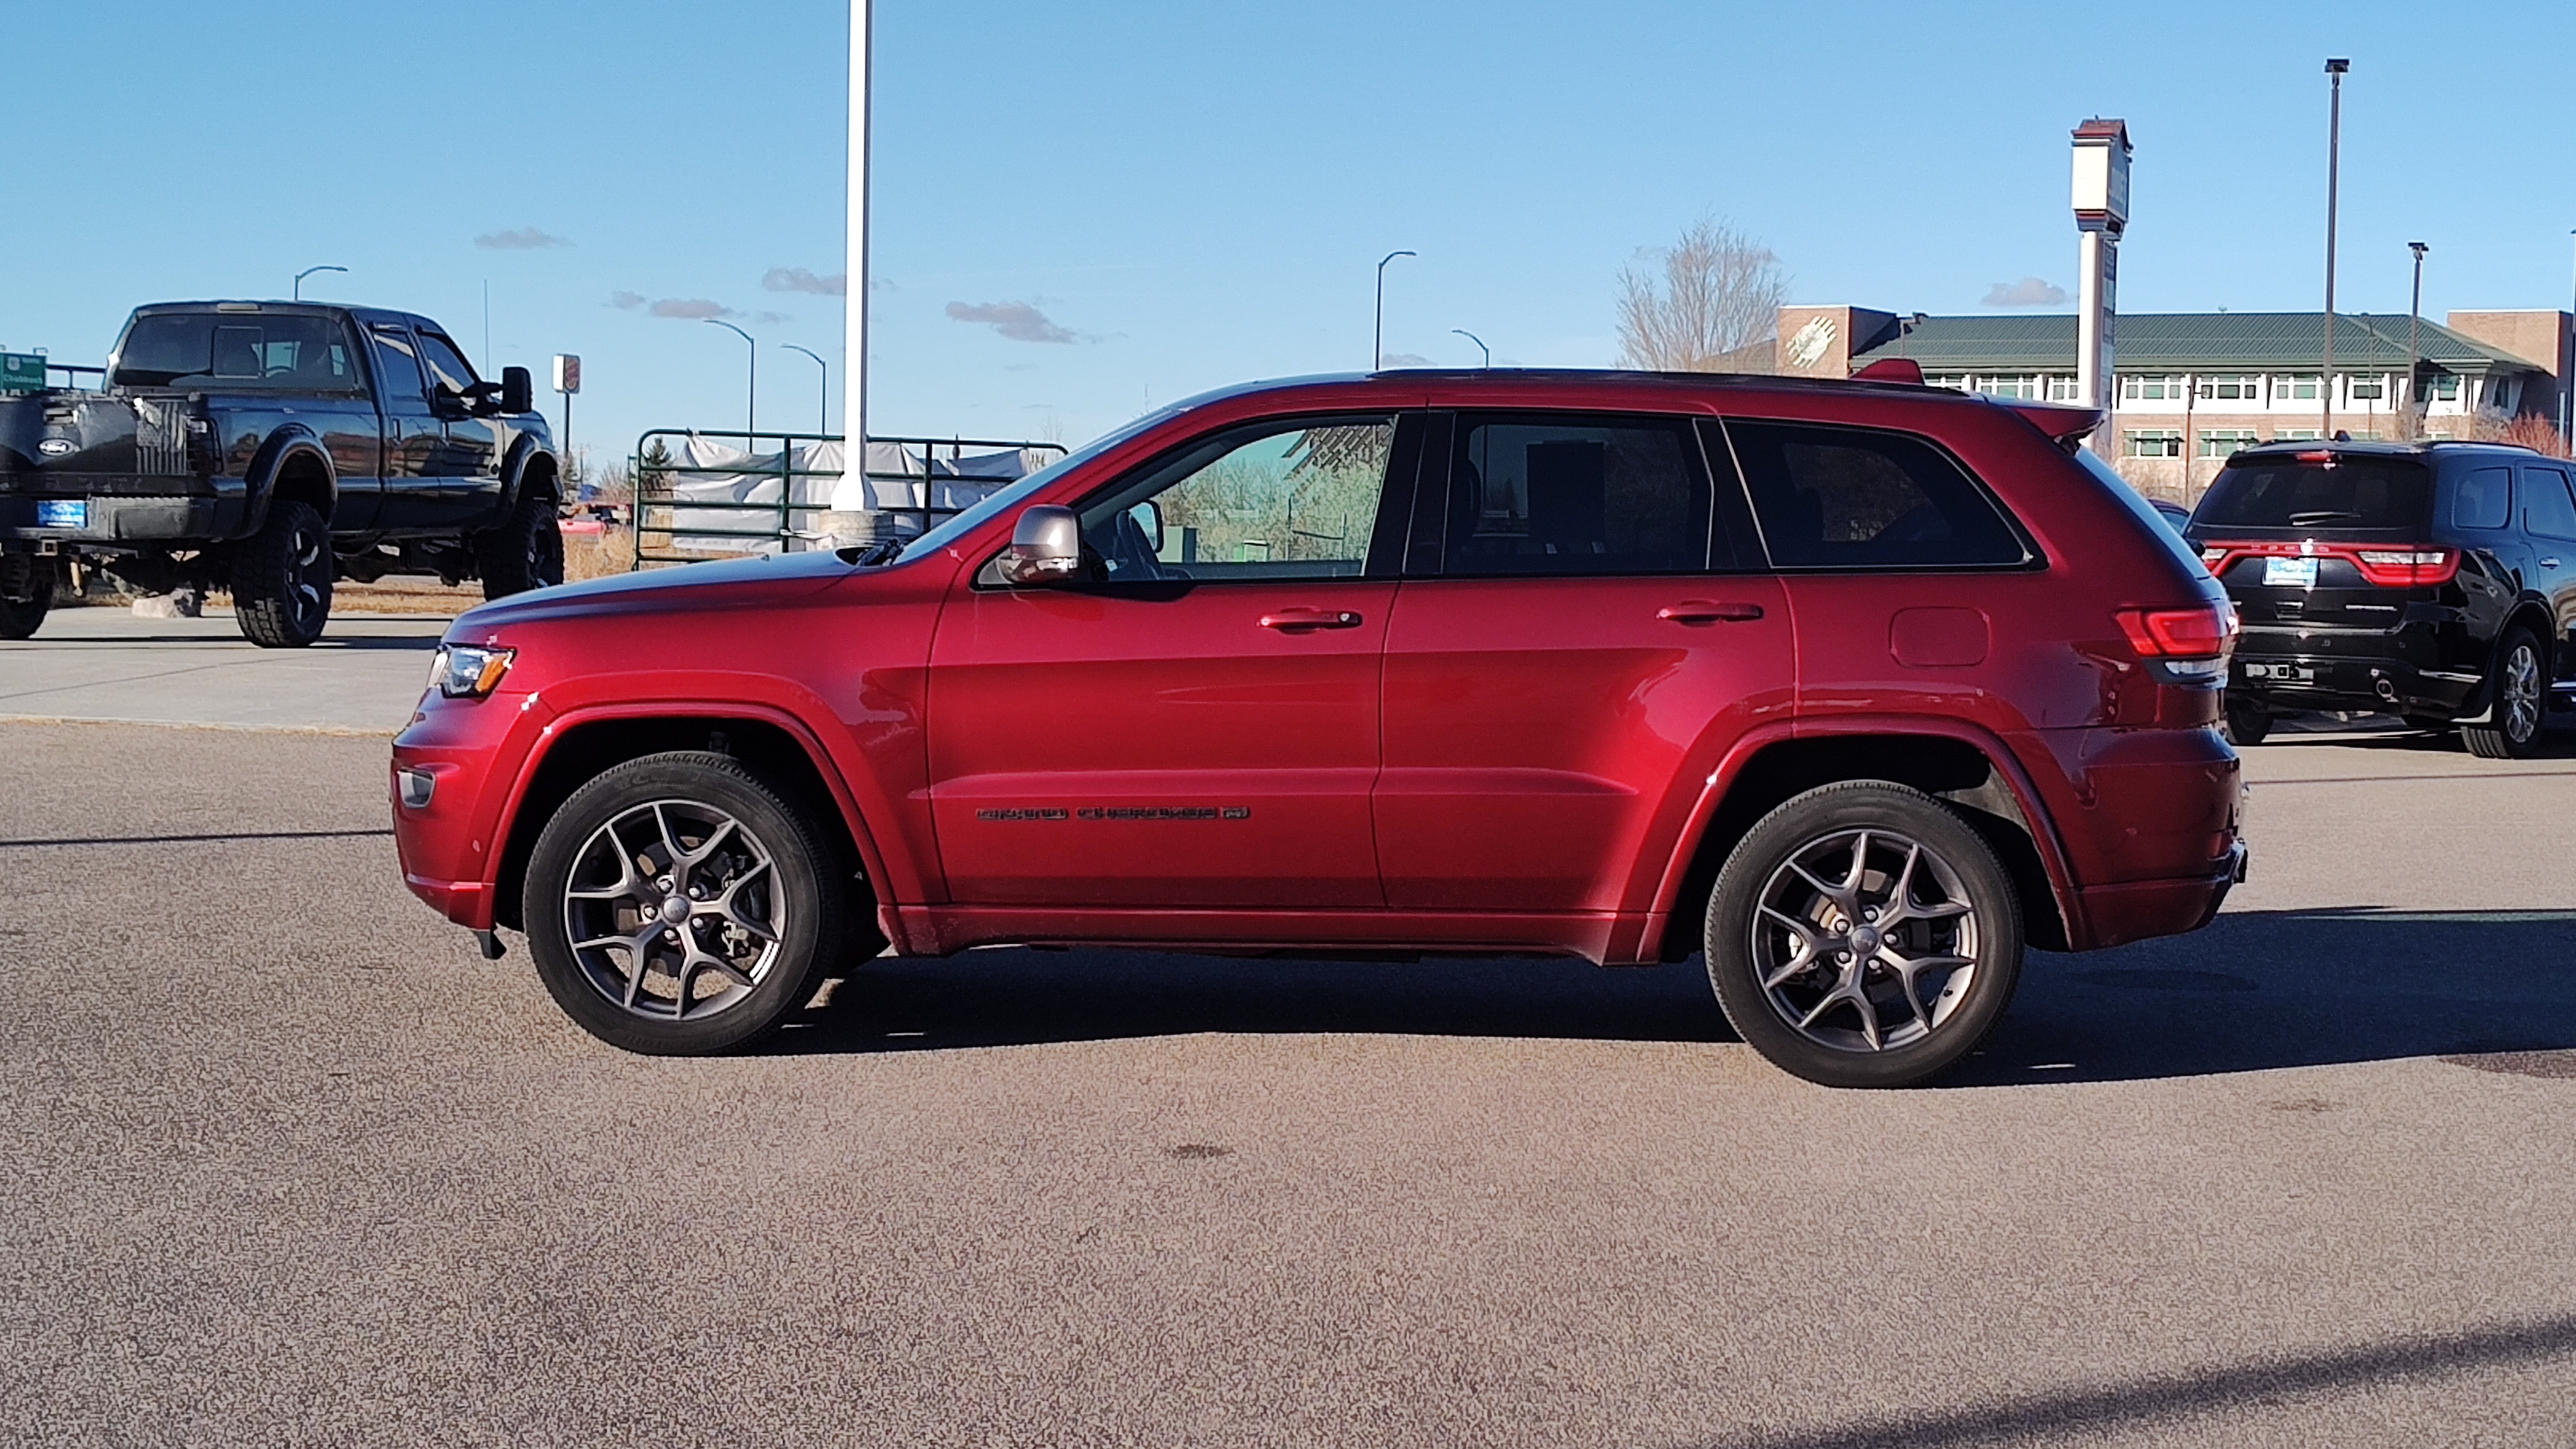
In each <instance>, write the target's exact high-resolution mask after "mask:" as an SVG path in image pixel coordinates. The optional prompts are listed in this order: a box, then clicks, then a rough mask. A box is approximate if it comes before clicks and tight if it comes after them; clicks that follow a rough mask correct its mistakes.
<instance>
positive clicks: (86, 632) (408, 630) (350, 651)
mask: <svg viewBox="0 0 2576 1449" xmlns="http://www.w3.org/2000/svg"><path fill="white" fill-rule="evenodd" d="M447 624H448V621H447V620H445V619H433V618H415V617H403V616H394V617H385V616H374V615H350V614H336V615H333V616H332V619H331V622H330V623H329V625H328V626H326V627H325V628H324V629H323V631H322V637H321V639H320V640H318V641H317V642H315V643H314V644H312V645H311V646H309V647H307V648H303V649H261V648H259V647H257V646H255V645H253V644H252V643H251V642H250V641H249V640H247V639H244V638H243V637H242V636H241V629H240V627H239V626H238V625H236V624H235V623H234V622H233V616H232V614H231V612H230V611H225V612H223V613H212V612H209V613H208V614H207V615H206V616H205V617H204V618H201V619H140V618H136V617H135V616H134V614H133V613H132V611H130V610H127V609H113V608H88V609H63V610H59V611H57V612H55V613H54V614H52V615H50V616H48V617H47V618H46V620H45V624H44V627H43V628H42V629H39V630H37V631H36V637H35V638H33V639H26V640H18V641H9V640H0V723H7V722H13V721H14V722H23V721H28V720H57V719H78V720H139V721H145V722H151V723H193V724H214V725H223V726H229V727H233V728H259V729H277V728H287V727H292V728H300V729H312V730H325V731H328V730H355V731H361V732H364V733H369V734H375V733H382V734H388V735H390V734H392V733H393V732H394V731H396V730H399V729H401V728H402V726H403V723H404V722H405V721H406V720H409V719H410V718H411V711H412V706H413V705H414V704H415V703H417V702H418V701H419V699H420V691H421V688H422V684H423V681H425V680H426V679H427V678H428V677H429V653H430V651H431V650H432V649H435V648H436V647H437V646H438V636H439V634H440V632H441V631H443V630H444V629H446V627H447Z"/></svg>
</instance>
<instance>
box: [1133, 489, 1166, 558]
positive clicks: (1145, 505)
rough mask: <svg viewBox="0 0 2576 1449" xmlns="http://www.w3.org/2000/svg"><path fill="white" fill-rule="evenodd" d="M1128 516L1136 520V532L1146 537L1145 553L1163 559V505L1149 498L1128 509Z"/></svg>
mask: <svg viewBox="0 0 2576 1449" xmlns="http://www.w3.org/2000/svg"><path fill="white" fill-rule="evenodd" d="M1127 516H1128V517H1129V518H1132V519H1134V520H1136V531H1137V532H1138V533H1141V534H1143V535H1145V551H1146V552H1147V553H1150V554H1153V555H1154V556H1156V557H1157V558H1159V557H1161V556H1162V552H1163V505H1161V504H1159V503H1157V502H1155V501H1154V500H1153V499H1151V498H1148V499H1146V500H1145V501H1144V502H1142V503H1139V504H1137V505H1136V506H1135V507H1133V508H1130V509H1128V510H1127Z"/></svg>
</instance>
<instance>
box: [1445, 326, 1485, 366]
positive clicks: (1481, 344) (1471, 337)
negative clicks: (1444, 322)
mask: <svg viewBox="0 0 2576 1449" xmlns="http://www.w3.org/2000/svg"><path fill="white" fill-rule="evenodd" d="M1449 330H1450V331H1452V332H1455V333H1457V334H1458V335H1459V336H1461V337H1464V338H1466V339H1467V340H1468V341H1470V342H1473V343H1475V344H1476V350H1477V351H1479V352H1482V353H1483V354H1485V365H1486V366H1487V367H1491V366H1493V365H1494V349H1492V348H1490V347H1487V346H1486V345H1485V339H1484V338H1482V337H1479V336H1477V335H1476V334H1475V333H1473V332H1470V331H1468V330H1467V329H1466V328H1464V327H1452V328H1450V329H1449Z"/></svg>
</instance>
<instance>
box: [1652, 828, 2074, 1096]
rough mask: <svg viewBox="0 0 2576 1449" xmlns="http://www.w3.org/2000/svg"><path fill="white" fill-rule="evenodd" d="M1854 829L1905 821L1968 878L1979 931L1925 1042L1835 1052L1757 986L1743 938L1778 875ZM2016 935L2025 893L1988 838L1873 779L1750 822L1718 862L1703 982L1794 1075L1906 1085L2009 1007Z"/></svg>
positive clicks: (1962, 1048) (2019, 939) (2017, 967)
mask: <svg viewBox="0 0 2576 1449" xmlns="http://www.w3.org/2000/svg"><path fill="white" fill-rule="evenodd" d="M1854 829H1887V830H1895V831H1902V832H1904V833H1905V834H1907V835H1910V836H1912V837H1914V838H1915V839H1916V840H1919V841H1921V842H1922V843H1923V844H1924V845H1926V846H1929V847H1931V848H1932V849H1933V850H1934V851H1935V852H1937V853H1939V854H1940V855H1941V856H1942V857H1943V858H1944V859H1945V860H1946V861H1948V863H1949V865H1950V867H1951V868H1952V869H1953V870H1955V871H1957V872H1958V874H1959V879H1960V883H1961V884H1962V885H1963V886H1965V887H1966V888H1967V890H1968V893H1969V896H1970V898H1971V900H1972V902H1973V903H1974V904H1975V906H1976V908H1977V913H1978V928H1979V931H1980V934H1981V936H1982V937H1983V938H1984V939H1983V941H1982V942H1981V947H1982V952H1983V956H1984V959H1983V960H1981V961H1980V962H1979V963H1978V967H1977V974H1976V978H1975V979H1974V981H1973V982H1971V983H1970V985H1969V988H1968V995H1967V999H1966V1000H1965V1001H1963V1002H1961V1003H1960V1005H1959V1007H1958V1009H1957V1010H1956V1011H1954V1012H1953V1013H1952V1014H1951V1015H1950V1017H1949V1018H1948V1019H1946V1020H1944V1021H1943V1022H1942V1023H1941V1025H1940V1026H1939V1027H1938V1028H1936V1029H1935V1030H1934V1031H1933V1032H1932V1034H1931V1035H1930V1036H1929V1037H1927V1038H1925V1039H1924V1040H1923V1041H1920V1042H1916V1043H1913V1044H1911V1045H1908V1046H1903V1047H1898V1048H1894V1049H1892V1050H1889V1051H1883V1052H1849V1051H1840V1050H1836V1049H1835V1048H1832V1047H1828V1046H1824V1045H1822V1044H1820V1043H1817V1042H1814V1041H1810V1040H1809V1039H1808V1038H1806V1037H1805V1036H1803V1035H1801V1034H1800V1033H1799V1032H1798V1031H1797V1029H1796V1028H1794V1027H1792V1026H1791V1025H1790V1024H1789V1023H1788V1022H1786V1021H1784V1020H1782V1019H1781V1017H1780V1015H1779V1013H1778V1012H1777V1011H1776V1010H1774V1009H1773V1008H1772V1005H1771V1003H1770V1000H1769V993H1767V992H1765V991H1764V990H1763V988H1762V983H1761V979H1760V976H1759V974H1758V969H1757V967H1756V965H1755V962H1754V959H1753V949H1752V942H1751V939H1750V937H1751V934H1752V923H1753V919H1754V912H1755V908H1756V906H1757V905H1758V904H1759V900H1760V895H1761V892H1762V889H1763V887H1764V886H1765V885H1766V884H1768V883H1769V881H1770V880H1771V877H1772V875H1773V873H1774V872H1775V871H1777V870H1778V869H1779V868H1780V866H1781V865H1782V864H1783V863H1784V862H1786V861H1787V860H1788V859H1789V858H1790V857H1791V856H1792V855H1794V854H1795V853H1796V852H1797V851H1799V850H1801V849H1803V848H1804V847H1805V846H1806V845H1808V844H1809V843H1811V842H1813V841H1814V840H1816V839H1817V838H1818V837H1820V836H1824V835H1830V834H1835V833H1838V832H1841V831H1846V830H1854ZM2022 944H2023V931H2022V918H2021V902H2020V898H2019V896H2018V894H2017V893H2016V892H2015V891H2014V889H2013V883H2012V876H2011V874H2010V873H2009V872H2007V871H2006V870H2005V869H2004V866H2003V863H2002V862H2001V861H2000V860H1999V859H1997V858H1996V856H1995V852H1994V849H1993V847H1991V846H1989V845H1988V844H1987V843H1986V841H1985V838H1984V837H1983V836H1981V835H1979V834H1978V833H1977V831H1976V829H1975V827H1973V826H1971V825H1969V824H1968V822H1967V821H1966V820H1964V819H1962V818H1961V817H1960V816H1959V815H1958V814H1957V813H1956V812H1955V811H1954V810H1952V809H1951V808H1950V807H1949V806H1947V805H1944V804H1943V803H1942V802H1940V801H1939V800H1936V799H1934V798H1932V797H1931V796H1929V795H1926V794H1923V793H1922V792H1921V791H1918V790H1914V789H1911V788H1909V787H1907V786H1903V785H1898V784H1894V783H1892V782H1878V781H1862V782H1850V783H1845V784H1839V785H1828V786H1825V787H1823V788H1820V789H1816V790H1811V791H1808V792H1807V793H1806V794H1803V795H1800V796H1797V797H1796V798H1794V799H1791V800H1790V801H1788V802H1787V803H1786V804H1783V805H1781V806H1780V807H1779V808H1777V809H1775V810H1773V811H1772V812H1771V813H1770V814H1768V815H1766V816H1764V817H1763V818H1762V819H1761V820H1760V821H1759V822H1757V823H1756V824H1755V825H1754V827H1753V828H1752V829H1751V830H1749V831H1746V832H1745V835H1744V838H1743V839H1742V840H1741V841H1739V842H1737V844H1736V847H1735V849H1734V850H1733V851H1732V852H1731V853H1729V855H1728V856H1727V860H1726V865H1725V867H1724V868H1723V869H1721V870H1720V871H1719V872H1718V877H1717V886H1716V889H1715V890H1713V891H1712V892H1711V893H1710V896H1709V906H1708V914H1707V918H1706V921H1705V924H1704V926H1703V930H1702V945H1703V947H1704V948H1705V950H1706V953H1707V962H1708V974H1709V982H1710V985H1711V986H1712V987H1714V988H1715V990H1716V992H1717V999H1718V1004H1719V1006H1720V1007H1721V1008H1723V1009H1724V1011H1725V1012H1726V1019H1727V1021H1728V1022H1729V1023H1731V1024H1732V1025H1733V1026H1734V1027H1735V1030H1736V1032H1737V1034H1738V1035H1740V1036H1742V1037H1743V1038H1744V1041H1745V1044H1746V1045H1748V1046H1750V1047H1752V1048H1753V1049H1754V1050H1755V1051H1757V1052H1760V1053H1761V1054H1762V1055H1763V1056H1764V1057H1765V1058H1766V1059H1768V1060H1769V1061H1771V1062H1772V1063H1773V1064H1774V1065H1776V1066H1779V1067H1780V1068H1781V1069H1783V1070H1785V1071H1787V1072H1789V1073H1791V1074H1792V1075H1794V1076H1798V1077H1803V1078H1805V1079H1806V1080H1808V1081H1811V1082H1815V1083H1818V1084H1820V1085H1823V1086H1829V1087H1905V1086H1912V1085H1915V1084H1917V1083H1919V1082H1923V1081H1926V1080H1929V1079H1930V1078H1932V1077H1935V1076H1938V1075H1939V1074H1940V1073H1942V1072H1944V1071H1946V1070H1948V1069H1949V1068H1950V1067H1952V1066H1953V1065H1955V1064H1957V1062H1958V1061H1959V1060H1960V1059H1961V1058H1963V1057H1965V1056H1966V1055H1967V1054H1968V1053H1969V1052H1971V1051H1973V1050H1975V1049H1976V1046H1977V1044H1978V1043H1979V1042H1980V1041H1982V1040H1983V1039H1984V1038H1985V1036H1986V1034H1987V1033H1988V1032H1989V1031H1991V1030H1992V1029H1993V1028H1994V1024H1995V1023H1996V1022H1997V1021H1998V1020H2000V1019H2001V1018H2002V1016H2003V1014H2004V1011H2005V1009H2006V1008H2007V1007H2008V1006H2010V1005H2011V1003H2012V996H2013V990H2014V988H2015V986H2016V985H2017V984H2018V982H2019V978H2020V974H2021V957H2022Z"/></svg>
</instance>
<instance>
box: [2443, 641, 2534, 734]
mask: <svg viewBox="0 0 2576 1449" xmlns="http://www.w3.org/2000/svg"><path fill="white" fill-rule="evenodd" d="M2544 678H2545V676H2544V674H2543V671H2542V669H2541V663H2540V641H2539V640H2538V639H2536V638H2534V637H2532V633H2531V631H2530V630H2528V629H2524V628H2520V627H2516V628H2514V629H2511V630H2508V631H2506V633H2505V636H2504V647H2503V648H2501V649H2498V650H2497V651H2496V667H2495V675H2494V677H2493V678H2491V679H2490V680H2488V681H2487V693H2488V695H2489V697H2490V698H2491V700H2492V701H2493V703H2494V708H2493V710H2491V711H2490V712H2489V714H2488V716H2487V718H2488V721H2489V722H2488V723H2486V724H2475V725H2462V726H2460V742H2461V743H2462V744H2465V745H2467V746H2468V747H2469V753H2470V754H2473V755H2477V756H2480V757H2482V758H2485V759H2489V760H2519V759H2523V758H2525V757H2526V756H2528V755H2530V754H2531V752H2532V751H2534V750H2537V749H2539V748H2540V722H2541V715H2540V711H2541V709H2542V707H2543V706H2544V705H2545V704H2546V703H2547V701H2548V692H2547V689H2546V687H2545V683H2544Z"/></svg>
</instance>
